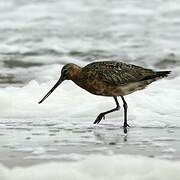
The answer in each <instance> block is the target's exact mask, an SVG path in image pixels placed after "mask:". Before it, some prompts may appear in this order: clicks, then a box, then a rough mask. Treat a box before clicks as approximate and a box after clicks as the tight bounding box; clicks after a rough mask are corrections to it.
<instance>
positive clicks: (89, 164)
mask: <svg viewBox="0 0 180 180" xmlns="http://www.w3.org/2000/svg"><path fill="white" fill-rule="evenodd" d="M179 177H180V162H172V161H168V160H158V159H151V158H145V157H140V156H127V155H118V156H99V155H96V156H90V157H88V158H87V159H86V160H82V161H78V162H52V163H46V164H40V165H34V166H31V167H15V168H13V169H9V168H6V167H4V166H2V165H0V179H1V180H12V179H13V180H24V179H26V180H30V179H33V180H41V179H43V180H49V179H51V180H59V179H63V180H75V179H77V180H85V179H86V180H93V179H96V180H109V179H112V180H119V179H122V180H152V179H153V180H170V179H173V180H179Z"/></svg>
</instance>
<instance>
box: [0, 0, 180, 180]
mask: <svg viewBox="0 0 180 180" xmlns="http://www.w3.org/2000/svg"><path fill="white" fill-rule="evenodd" d="M179 15H180V2H179V1H178V0H175V1H170V0H167V1H163V0H158V1H155V0H153V1H146V2H145V1H143V0H137V1H132V0H127V1H117V0H112V1H106V0H102V1H95V0H91V1H90V0H76V1H72V0H61V1H55V0H53V1H48V0H43V1H42V0H29V1H27V2H25V1H21V0H9V1H1V2H0V21H1V25H0V41H1V43H0V102H1V103H0V154H1V156H0V162H1V163H2V164H5V165H6V166H8V167H14V166H17V165H19V166H27V165H33V164H38V163H40V162H47V161H48V162H49V161H60V162H61V161H68V162H69V161H70V162H71V161H80V160H82V159H86V158H87V157H88V156H89V155H92V156H93V157H92V159H93V160H92V161H93V162H94V161H95V160H96V156H94V155H99V154H100V155H105V156H106V155H109V156H117V157H118V154H131V155H142V156H148V157H153V158H154V162H156V160H157V158H163V159H170V160H177V161H179V159H180V152H179V149H180V138H179V137H180V121H179V118H180V111H179V110H180V109H179V107H180V98H179V92H180V85H179V84H180V53H179V47H180V41H179V39H180V34H179V32H180V23H179ZM98 59H113V60H117V61H124V62H128V63H134V64H137V65H142V66H145V67H149V68H154V69H168V70H169V69H170V70H172V74H171V75H170V76H169V77H168V78H166V79H163V80H160V81H158V82H155V83H153V84H152V85H150V86H149V87H148V88H146V89H145V90H143V91H139V92H136V93H134V94H131V95H129V96H127V97H126V100H127V102H128V106H129V110H128V119H129V124H130V125H131V128H129V129H128V134H127V135H125V134H124V133H123V131H122V122H123V110H122V109H121V110H120V111H119V112H116V113H112V114H111V115H108V116H107V117H106V120H105V121H102V123H101V124H100V125H97V126H95V125H93V121H94V120H95V118H96V116H97V115H98V114H99V113H100V112H102V111H105V110H108V109H110V108H112V107H114V102H113V99H112V98H105V97H98V96H94V95H91V94H89V93H88V92H86V91H84V90H82V89H80V88H78V87H77V86H75V85H74V84H73V83H72V82H68V81H67V82H64V83H63V84H62V86H61V87H59V88H58V89H57V90H56V91H55V92H54V93H53V94H52V95H51V96H50V97H49V98H48V99H47V100H46V101H45V102H44V103H43V104H41V105H39V104H37V102H38V101H39V100H40V99H41V98H42V97H43V96H44V95H45V93H47V91H48V90H49V89H50V88H51V87H52V86H53V84H54V83H55V82H56V81H57V79H58V78H59V76H60V70H61V67H62V65H63V64H65V63H68V62H73V63H77V64H79V65H81V66H84V65H85V64H87V63H89V62H91V61H94V60H98ZM120 103H121V101H120ZM121 105H122V103H121ZM103 157H104V156H103ZM123 157H125V155H124V156H122V158H123ZM130 157H132V159H133V158H134V156H130ZM104 158H105V157H104ZM118 158H119V157H118ZM120 159H121V157H120ZM146 160H147V159H145V160H144V161H146ZM147 161H148V160H147ZM70 162H69V163H70ZM81 162H82V163H83V161H81ZM134 162H136V159H135V161H134ZM169 163H170V162H169ZM70 164H71V163H70ZM160 164H161V163H160ZM159 167H160V165H159ZM5 171H8V170H7V169H5ZM5 171H3V172H5ZM0 172H1V171H0ZM140 174H141V173H140ZM118 177H120V176H118ZM161 178H162V177H161ZM0 179H2V178H1V173H0ZM7 179H8V177H7ZM66 179H68V178H66ZM69 179H70V178H69ZM114 179H115V177H114ZM159 179H160V178H159ZM8 180H9V179H8Z"/></svg>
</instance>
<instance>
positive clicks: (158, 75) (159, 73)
mask: <svg viewBox="0 0 180 180" xmlns="http://www.w3.org/2000/svg"><path fill="white" fill-rule="evenodd" d="M170 73H171V71H156V72H154V74H152V75H150V76H146V77H145V78H143V79H142V80H143V81H144V80H153V81H156V80H158V79H162V78H164V77H167V76H168V75H169V74H170Z"/></svg>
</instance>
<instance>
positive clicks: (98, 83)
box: [62, 61, 169, 96]
mask: <svg viewBox="0 0 180 180" xmlns="http://www.w3.org/2000/svg"><path fill="white" fill-rule="evenodd" d="M62 72H67V73H68V75H67V77H69V78H68V79H71V80H72V81H74V83H76V84H77V85H78V86H80V87H81V88H83V89H85V90H87V91H88V92H90V93H92V94H96V95H102V96H124V95H127V94H130V93H132V92H134V91H137V90H141V89H144V88H145V87H146V86H147V85H148V84H150V83H152V82H153V81H155V80H158V79H160V78H162V77H164V76H166V75H167V74H168V73H167V72H169V71H165V72H164V71H163V72H161V74H158V73H159V72H155V71H153V70H151V69H146V68H143V67H140V66H135V65H132V64H126V63H123V62H117V61H100V62H93V63H90V64H88V65H87V66H85V67H83V68H81V67H79V66H77V65H75V64H67V65H65V68H64V69H63V71H62Z"/></svg>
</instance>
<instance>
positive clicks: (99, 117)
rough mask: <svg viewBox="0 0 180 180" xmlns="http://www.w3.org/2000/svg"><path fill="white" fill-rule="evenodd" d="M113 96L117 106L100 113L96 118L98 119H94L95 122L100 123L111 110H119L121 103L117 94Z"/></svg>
mask: <svg viewBox="0 0 180 180" xmlns="http://www.w3.org/2000/svg"><path fill="white" fill-rule="evenodd" d="M113 98H114V100H115V102H116V108H114V109H111V110H109V111H106V112H102V113H100V114H99V115H98V117H97V118H96V120H95V121H94V124H98V123H99V122H100V121H101V120H102V118H104V119H105V115H106V114H109V113H111V112H113V111H117V110H119V109H120V106H119V103H118V100H117V97H116V96H114V97H113Z"/></svg>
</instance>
